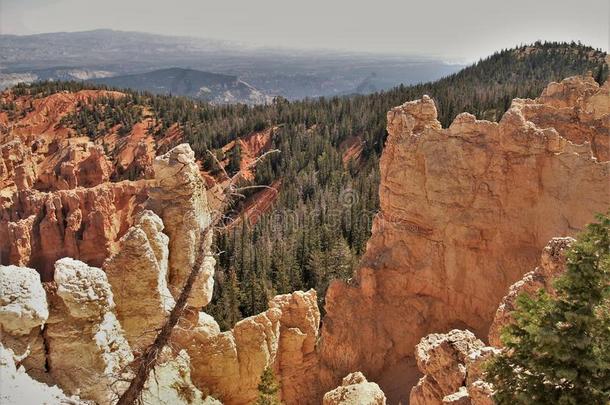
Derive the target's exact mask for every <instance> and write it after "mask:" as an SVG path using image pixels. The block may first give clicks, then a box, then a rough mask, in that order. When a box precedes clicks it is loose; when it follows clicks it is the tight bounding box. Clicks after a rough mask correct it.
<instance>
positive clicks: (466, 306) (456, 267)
mask: <svg viewBox="0 0 610 405" xmlns="http://www.w3.org/2000/svg"><path fill="white" fill-rule="evenodd" d="M558 88H562V89H568V88H569V89H580V90H578V91H576V90H569V91H568V90H565V91H564V90H561V91H556V89H558ZM607 89H608V84H606V85H604V87H603V88H601V89H600V88H599V87H598V86H597V85H596V84H595V83H594V82H593V81H592V80H590V79H586V78H576V79H570V80H568V81H564V82H562V84H552V85H550V86H549V88H548V89H547V90H546V91H545V93H544V94H543V96H542V97H541V98H539V99H536V100H515V101H514V102H513V104H512V106H511V108H510V109H509V110H508V111H507V112H506V114H505V115H504V116H503V118H502V119H501V121H500V122H499V123H494V122H487V121H478V120H476V119H475V117H474V116H472V115H470V114H466V113H464V114H460V115H459V116H458V117H457V118H456V119H455V121H454V122H453V123H452V124H451V126H450V127H449V128H447V129H442V128H441V125H440V123H439V122H438V120H437V114H436V107H435V104H434V102H433V101H432V99H430V98H429V97H424V98H422V99H421V100H418V101H413V102H408V103H405V104H404V105H402V106H400V107H396V108H394V109H393V110H392V111H390V112H389V113H388V133H389V136H388V138H387V142H386V146H385V149H384V152H383V155H382V157H381V161H380V168H381V185H380V191H379V193H380V212H379V214H378V215H377V216H376V218H375V221H374V223H373V228H372V236H371V238H370V240H369V242H368V245H367V251H366V253H365V255H364V257H363V259H362V261H361V265H360V268H359V269H358V270H357V272H356V274H355V275H354V277H353V279H352V280H351V282H349V283H345V282H333V283H331V285H330V287H329V289H328V292H327V296H326V312H327V314H326V317H325V318H324V322H323V327H322V332H321V334H322V339H321V347H320V353H321V381H322V385H323V387H324V388H326V389H328V388H330V387H333V386H336V385H337V383H338V381H339V380H340V378H341V376H343V375H345V374H347V373H349V372H351V371H355V370H361V371H363V372H364V373H366V375H367V376H369V377H371V378H374V379H375V380H376V381H380V383H381V386H382V388H383V389H384V391H385V392H386V393H388V392H393V391H394V390H395V389H396V386H402V387H410V386H412V385H413V383H414V382H415V381H414V379H411V380H409V378H408V377H409V376H410V377H411V378H413V377H414V376H416V374H415V373H413V372H400V373H398V370H406V369H408V370H412V367H411V366H410V364H412V362H413V360H412V356H413V354H412V353H413V348H414V347H415V345H416V344H417V342H418V341H419V339H420V338H421V337H423V336H426V335H427V334H429V333H433V332H438V331H446V330H450V329H453V328H468V329H470V330H472V331H474V332H475V334H476V335H477V336H486V335H487V332H488V329H489V327H490V324H491V322H492V320H493V317H494V313H495V311H496V308H497V306H498V303H499V302H500V299H501V298H502V297H503V296H504V295H505V294H506V290H507V288H508V286H509V285H511V284H512V283H514V282H515V281H517V280H519V279H520V278H521V276H522V275H523V273H524V272H525V271H526V270H527V269H531V268H533V267H535V265H536V264H537V262H538V257H539V252H540V250H541V249H542V248H543V247H544V246H545V245H546V243H547V241H548V240H549V239H550V238H551V237H553V236H557V235H559V236H566V235H573V234H574V233H576V232H577V231H578V230H579V229H581V228H582V227H583V225H584V224H586V223H588V222H590V221H592V220H593V216H594V214H595V213H596V212H603V211H605V210H606V209H607V207H608V205H610V195H609V190H608V178H609V176H610V162H608V161H602V160H604V159H605V157H604V155H603V154H602V153H599V151H595V150H592V147H591V145H592V144H595V143H596V142H597V144H599V142H601V141H599V140H595V139H593V138H595V137H597V136H598V135H599V137H600V139H603V137H604V136H607V135H608V131H607V130H606V132H605V135H604V130H603V129H604V128H605V127H604V125H606V123H607V120H608V119H609V117H610V111H609V104H608V103H607V98H605V97H604V94H606V93H605V92H607ZM564 94H569V97H568V96H565V95H564ZM557 100H561V102H559V101H557ZM583 106H584V107H583ZM583 108H585V109H586V111H588V113H587V114H588V115H587V117H592V118H591V119H594V120H595V122H596V123H597V124H596V125H598V126H599V131H597V130H595V131H597V132H595V136H594V137H593V138H592V137H590V136H588V137H587V139H583V138H582V137H581V136H580V134H579V131H578V130H574V131H572V130H568V129H567V127H564V126H559V127H558V128H559V129H555V128H554V127H553V126H552V121H553V120H550V121H549V122H548V123H547V121H546V118H545V116H546V114H549V111H552V112H553V114H561V115H562V116H568V115H569V116H571V117H572V119H574V120H576V121H578V124H577V125H576V127H578V128H579V127H580V126H586V125H588V124H587V123H588V122H590V121H587V120H589V118H587V117H585V116H584V115H583V114H584V113H583V112H582V110H583ZM536 122H539V123H540V124H539V125H538V124H536ZM591 122H592V121H591ZM570 128H572V127H570ZM585 140H586V141H588V142H590V143H586V142H585V143H582V142H583V141H585ZM580 143H582V144H580ZM593 149H594V148H593ZM583 196H586V198H585V197H583ZM388 381H389V382H388ZM405 396H406V395H403V396H401V397H400V398H404V397H405ZM392 399H393V400H398V399H399V398H398V397H397V398H392Z"/></svg>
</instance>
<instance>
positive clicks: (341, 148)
mask: <svg viewBox="0 0 610 405" xmlns="http://www.w3.org/2000/svg"><path fill="white" fill-rule="evenodd" d="M605 56H606V55H605V53H603V52H601V51H598V50H595V49H592V48H590V47H586V46H583V45H580V44H575V43H572V44H562V43H536V44H534V45H531V46H522V47H518V48H515V49H510V50H504V51H501V52H498V53H496V54H494V55H492V56H490V57H488V58H486V59H484V60H481V61H479V62H478V63H476V64H474V65H472V66H470V67H468V68H466V69H464V70H462V71H460V72H458V73H456V74H453V75H451V76H448V77H446V78H443V79H441V80H438V81H436V82H432V83H424V84H419V85H414V86H400V87H396V88H394V89H392V90H389V91H386V92H379V93H374V94H371V95H366V96H352V97H335V98H321V99H315V100H303V101H296V102H289V101H287V100H285V99H281V98H276V99H275V100H274V101H273V103H272V104H270V105H265V106H254V107H249V106H245V105H227V106H212V105H209V104H206V103H203V102H200V101H194V100H190V99H186V98H180V97H171V96H159V95H152V94H148V93H137V92H131V91H127V92H126V96H125V97H122V98H104V99H98V100H96V101H95V102H92V103H89V104H88V105H85V104H83V105H82V106H81V107H80V108H79V110H78V111H77V112H75V113H73V114H70V115H68V116H66V117H65V118H64V119H63V121H62V124H63V125H65V126H68V127H71V128H73V129H75V130H76V131H77V132H78V133H82V134H86V135H88V136H90V137H91V138H96V137H97V136H99V135H100V134H101V133H103V132H104V131H109V130H110V129H111V128H116V127H117V126H118V127H119V128H120V133H121V134H127V133H128V132H129V130H130V129H131V127H132V126H133V125H134V123H136V122H138V121H140V120H141V119H142V118H143V117H149V118H151V119H153V120H154V122H156V123H157V125H154V126H150V127H149V129H148V131H149V132H150V133H152V134H153V135H154V137H155V138H156V139H157V140H160V139H162V138H163V137H165V136H166V134H167V133H168V131H170V128H172V127H174V126H175V125H176V124H177V125H178V126H179V128H180V129H181V133H182V137H181V138H177V139H176V140H175V141H173V143H179V142H189V143H190V144H191V146H192V147H193V149H194V150H195V152H196V155H197V157H198V158H199V159H200V160H201V162H202V169H203V170H205V171H206V172H208V173H210V174H212V175H214V176H215V177H216V178H217V179H222V176H223V173H222V170H221V168H220V167H218V162H219V161H226V162H228V163H227V165H226V167H225V169H226V170H228V172H229V174H231V173H232V172H235V171H236V170H238V168H239V161H240V157H241V149H240V148H239V147H233V148H226V147H225V146H226V145H228V144H230V143H231V142H232V141H235V140H236V139H240V138H244V137H246V136H247V135H249V134H251V133H252V132H253V131H262V130H264V129H268V128H274V130H273V131H272V132H271V136H270V141H269V145H268V148H267V149H277V150H279V153H274V154H272V155H270V156H268V157H267V158H266V159H265V160H263V161H262V162H261V163H259V164H258V165H257V167H256V170H255V173H254V176H253V179H252V180H251V181H249V182H248V183H247V185H270V184H277V185H278V186H277V187H276V189H277V190H279V191H278V195H277V197H276V198H275V199H274V203H273V205H272V207H271V209H270V210H266V211H265V212H264V213H262V215H260V216H259V217H257V221H256V223H252V224H251V223H249V221H248V218H241V219H240V216H242V215H243V207H244V206H245V205H246V203H247V202H248V201H251V200H252V199H254V198H255V195H256V194H257V193H263V192H268V191H269V190H268V189H264V188H263V189H258V188H248V189H247V190H245V191H244V199H245V202H244V200H243V199H242V200H241V201H238V202H236V204H235V206H234V207H232V211H231V212H229V213H227V214H228V219H227V225H231V222H232V221H235V224H233V225H231V226H227V227H226V230H225V231H224V232H221V233H220V234H218V235H217V236H216V249H217V251H218V257H217V260H218V266H217V271H216V278H217V280H216V282H217V283H216V288H215V292H214V294H215V298H214V300H213V302H212V304H211V305H210V306H209V307H208V308H207V311H208V312H211V313H212V315H213V316H214V318H215V319H216V320H217V321H218V322H219V324H220V325H221V327H222V328H229V327H231V326H232V325H233V324H234V323H235V322H236V321H237V320H239V319H241V318H242V317H245V316H249V315H252V314H256V313H259V312H261V311H263V310H264V309H265V308H266V305H267V298H268V297H272V296H274V295H275V294H279V293H286V292H290V291H293V290H297V289H309V288H315V289H316V290H317V291H318V297H319V299H320V301H321V303H323V297H324V292H325V290H326V288H327V286H328V283H329V282H330V280H332V279H334V278H343V279H345V278H349V277H350V275H351V273H352V268H353V266H354V264H355V263H356V262H357V260H358V258H359V257H360V255H361V254H362V253H363V251H364V248H365V244H366V241H367V239H368V237H369V233H370V226H371V223H372V218H373V216H374V215H375V213H376V211H377V208H378V204H379V202H378V185H379V169H378V159H379V156H380V153H381V151H382V148H383V145H384V141H385V137H386V131H385V126H386V112H387V111H388V110H389V109H391V108H392V107H394V106H397V105H400V104H402V103H403V102H405V101H408V100H412V99H416V98H420V97H421V96H422V95H423V94H428V95H430V96H431V97H432V98H433V99H434V100H435V102H436V105H437V108H438V110H439V120H440V121H441V123H442V124H443V126H447V125H449V124H450V122H451V120H452V119H453V118H454V117H455V116H456V115H457V114H458V113H460V112H463V111H467V112H470V113H473V114H475V115H476V116H477V117H479V118H484V119H489V120H497V119H499V118H500V117H501V114H502V113H503V112H504V111H506V109H507V108H508V107H509V104H510V101H511V100H512V99H513V98H515V97H521V98H524V97H536V96H537V95H539V93H540V92H541V90H542V89H543V88H544V86H545V85H546V84H547V83H548V82H550V81H557V80H561V79H562V78H565V77H567V76H571V75H574V74H584V73H587V72H591V74H593V76H594V77H595V78H596V80H597V81H598V82H602V81H604V80H605V79H606V77H607V75H608V66H607V65H606V64H605V61H604V58H605ZM85 88H86V89H89V88H100V87H94V86H93V85H91V84H87V83H80V82H46V83H39V84H34V85H30V86H26V85H21V86H17V87H15V88H13V89H12V90H11V91H12V92H13V93H15V94H30V95H32V96H35V97H42V96H45V95H49V94H53V93H56V92H59V91H65V90H67V91H76V90H80V89H85ZM1 108H2V109H3V110H5V111H8V112H9V113H10V111H11V108H12V107H11V105H8V104H3V105H2V106H1ZM163 145H164V146H163V147H159V148H157V153H163V152H164V151H165V150H167V148H168V147H170V146H172V145H171V144H168V143H164V144H163ZM236 145H237V144H236ZM208 150H210V151H213V154H214V155H215V156H216V157H217V159H214V158H212V157H211V155H210V154H209V153H208V152H207V151H208ZM140 175H142V173H125V177H126V178H127V177H129V178H134V177H138V176H140ZM117 180H120V179H117Z"/></svg>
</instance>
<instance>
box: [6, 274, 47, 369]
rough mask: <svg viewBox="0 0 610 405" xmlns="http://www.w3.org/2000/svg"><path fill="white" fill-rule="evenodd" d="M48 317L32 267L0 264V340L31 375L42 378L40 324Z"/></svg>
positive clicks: (42, 345)
mask: <svg viewBox="0 0 610 405" xmlns="http://www.w3.org/2000/svg"><path fill="white" fill-rule="evenodd" d="M48 317H49V308H48V305H47V297H46V293H45V291H44V289H43V288H42V284H41V283H40V275H39V274H38V272H37V271H36V270H34V269H29V268H25V267H17V266H0V340H1V341H2V343H3V344H4V346H5V347H6V348H7V349H10V350H12V352H13V353H14V354H15V355H16V356H18V358H19V365H20V366H23V368H24V370H25V371H27V372H28V373H29V374H30V375H31V376H32V377H34V378H36V379H38V380H40V381H45V380H47V379H46V378H45V377H46V367H45V362H46V358H45V349H44V342H43V338H42V326H43V325H44V323H45V322H46V320H47V319H48Z"/></svg>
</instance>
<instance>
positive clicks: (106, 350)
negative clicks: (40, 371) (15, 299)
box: [45, 258, 133, 404]
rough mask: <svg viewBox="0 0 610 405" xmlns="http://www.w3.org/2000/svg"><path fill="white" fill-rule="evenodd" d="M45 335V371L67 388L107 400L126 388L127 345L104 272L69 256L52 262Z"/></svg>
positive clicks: (129, 354)
mask: <svg viewBox="0 0 610 405" xmlns="http://www.w3.org/2000/svg"><path fill="white" fill-rule="evenodd" d="M55 284H56V286H55V287H56V288H55V289H53V288H51V289H50V291H49V292H50V303H51V316H50V317H49V320H48V322H47V325H46V329H45V339H46V341H47V344H48V345H49V347H50V350H49V354H48V362H49V373H50V374H51V376H52V377H53V380H54V381H56V382H57V384H58V385H59V386H60V387H61V388H62V389H63V390H64V391H65V392H67V393H69V394H71V395H79V396H81V397H82V398H85V399H92V400H95V401H96V402H97V403H99V404H111V403H113V400H116V398H117V395H118V394H119V393H120V392H121V390H122V389H124V388H125V386H124V383H121V381H122V380H125V377H126V375H127V374H126V373H127V371H128V370H127V366H128V364H129V363H130V362H131V361H132V360H133V355H132V352H131V349H130V347H129V345H128V343H127V340H125V338H124V336H123V331H122V329H121V325H120V324H119V322H118V320H117V319H116V316H115V314H114V300H113V296H112V291H111V289H110V285H109V284H108V280H107V278H106V274H105V273H104V272H103V271H102V270H101V269H98V268H95V267H89V266H88V265H86V264H85V263H83V262H79V261H76V260H73V259H70V258H64V259H61V260H58V261H57V263H56V264H55Z"/></svg>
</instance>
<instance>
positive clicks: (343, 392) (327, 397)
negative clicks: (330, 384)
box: [322, 371, 386, 405]
mask: <svg viewBox="0 0 610 405" xmlns="http://www.w3.org/2000/svg"><path fill="white" fill-rule="evenodd" d="M385 403H386V398H385V395H384V393H383V391H381V388H379V385H377V384H375V383H373V382H368V381H367V380H366V378H365V377H364V375H363V374H362V373H361V372H359V371H357V372H355V373H351V374H349V375H347V376H346V377H345V378H344V379H343V381H342V382H341V385H340V386H339V387H337V388H335V389H334V390H332V391H329V392H327V393H326V394H324V398H323V400H322V404H323V405H385Z"/></svg>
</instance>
